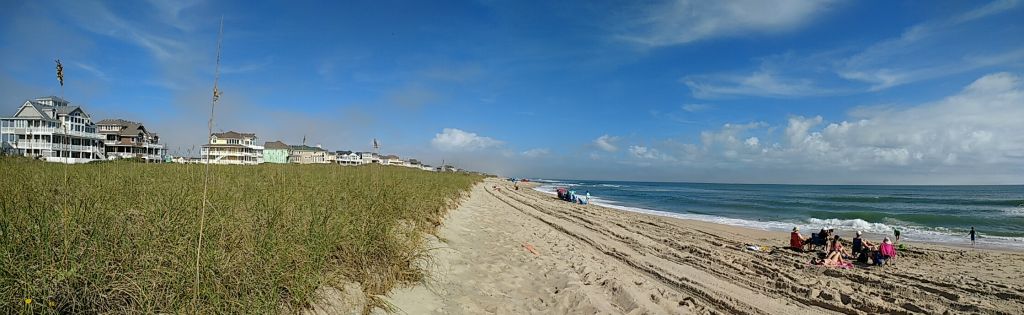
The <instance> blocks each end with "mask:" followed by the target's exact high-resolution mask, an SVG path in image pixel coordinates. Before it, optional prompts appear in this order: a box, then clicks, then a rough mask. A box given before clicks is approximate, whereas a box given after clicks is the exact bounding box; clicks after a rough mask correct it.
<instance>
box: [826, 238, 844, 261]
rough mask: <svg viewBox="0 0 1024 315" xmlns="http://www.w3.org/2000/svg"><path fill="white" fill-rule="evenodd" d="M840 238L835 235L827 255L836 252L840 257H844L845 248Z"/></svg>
mask: <svg viewBox="0 0 1024 315" xmlns="http://www.w3.org/2000/svg"><path fill="white" fill-rule="evenodd" d="M842 240H843V239H842V238H840V237H839V235H836V236H835V237H833V238H832V246H829V253H834V252H838V253H839V254H840V255H843V256H845V255H846V248H845V246H843V242H842Z"/></svg>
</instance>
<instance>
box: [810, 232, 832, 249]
mask: <svg viewBox="0 0 1024 315" xmlns="http://www.w3.org/2000/svg"><path fill="white" fill-rule="evenodd" d="M808 243H809V244H810V248H811V250H816V249H817V248H819V247H820V248H821V249H822V250H824V249H825V247H828V240H827V239H825V238H824V237H822V236H821V235H819V234H818V233H811V240H810V241H809V242H808Z"/></svg>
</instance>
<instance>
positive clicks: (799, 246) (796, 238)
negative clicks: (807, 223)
mask: <svg viewBox="0 0 1024 315" xmlns="http://www.w3.org/2000/svg"><path fill="white" fill-rule="evenodd" d="M805 241H806V240H805V239H804V237H803V235H800V229H799V228H797V227H793V232H790V233H789V248H792V249H794V250H803V248H804V242H805Z"/></svg>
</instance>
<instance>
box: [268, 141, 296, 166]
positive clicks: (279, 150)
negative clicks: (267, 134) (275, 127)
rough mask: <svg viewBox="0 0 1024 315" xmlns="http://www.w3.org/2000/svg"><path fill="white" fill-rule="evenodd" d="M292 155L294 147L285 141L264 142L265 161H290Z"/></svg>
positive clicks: (281, 162) (280, 162) (279, 162)
mask: <svg viewBox="0 0 1024 315" xmlns="http://www.w3.org/2000/svg"><path fill="white" fill-rule="evenodd" d="M290 155H292V147H291V146H289V145H287V144H285V143H284V142H281V141H274V142H267V143H264V144H263V162H265V163H278V164H284V163H288V156H290Z"/></svg>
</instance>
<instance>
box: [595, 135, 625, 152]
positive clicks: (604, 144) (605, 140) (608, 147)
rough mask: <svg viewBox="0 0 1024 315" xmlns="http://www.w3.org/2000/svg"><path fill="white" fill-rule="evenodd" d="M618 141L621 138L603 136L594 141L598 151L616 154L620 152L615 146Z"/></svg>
mask: <svg viewBox="0 0 1024 315" xmlns="http://www.w3.org/2000/svg"><path fill="white" fill-rule="evenodd" d="M618 140H619V137H613V136H609V135H603V136H600V137H597V139H594V145H595V146H597V148H598V149H601V150H604V151H607V152H615V151H618V150H619V147H617V146H615V141H618Z"/></svg>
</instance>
